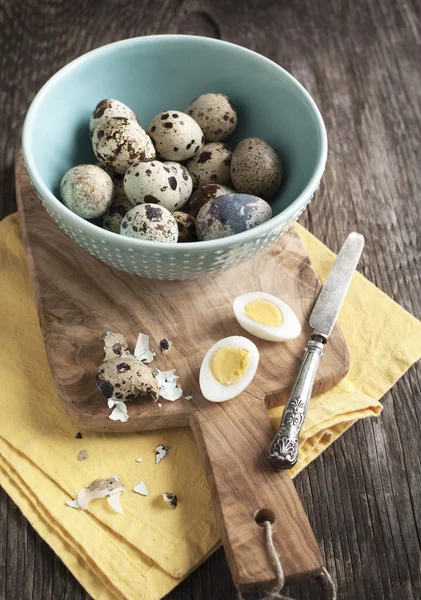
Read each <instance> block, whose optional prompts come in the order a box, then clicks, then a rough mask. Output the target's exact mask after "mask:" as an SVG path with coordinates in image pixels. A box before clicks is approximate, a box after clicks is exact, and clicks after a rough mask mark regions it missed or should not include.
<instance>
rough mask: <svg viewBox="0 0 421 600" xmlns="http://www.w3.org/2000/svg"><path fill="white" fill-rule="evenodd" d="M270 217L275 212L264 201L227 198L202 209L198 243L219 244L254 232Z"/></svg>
mask: <svg viewBox="0 0 421 600" xmlns="http://www.w3.org/2000/svg"><path fill="white" fill-rule="evenodd" d="M271 216H272V209H271V207H270V206H269V204H268V203H267V202H265V200H262V199H261V198H257V196H250V195H249V194H227V195H225V196H219V197H218V198H214V200H210V201H209V202H207V203H206V204H205V205H204V206H202V208H201V209H200V211H199V214H198V215H197V218H196V233H197V236H198V238H199V240H216V239H218V238H223V237H227V236H229V235H235V234H236V233H241V232H242V231H247V230H248V229H252V228H253V227H256V226H257V225H261V224H262V223H264V222H265V221H268V220H269V219H270V218H271Z"/></svg>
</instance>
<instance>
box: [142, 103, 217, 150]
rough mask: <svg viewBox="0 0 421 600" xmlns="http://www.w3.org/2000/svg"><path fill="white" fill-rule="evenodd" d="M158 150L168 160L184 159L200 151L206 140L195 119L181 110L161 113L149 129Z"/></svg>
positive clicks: (153, 120) (148, 131)
mask: <svg viewBox="0 0 421 600" xmlns="http://www.w3.org/2000/svg"><path fill="white" fill-rule="evenodd" d="M147 133H148V135H149V136H150V137H151V139H152V141H153V143H154V145H155V148H156V152H157V153H158V155H159V156H160V157H161V158H164V159H166V160H176V161H182V160H186V159H187V158H191V157H192V156H194V155H195V154H197V153H198V152H200V150H201V148H202V146H203V143H204V141H205V138H204V135H203V132H202V130H201V129H200V127H199V125H198V124H197V123H196V121H195V120H194V119H192V118H191V117H189V115H186V114H185V113H183V112H180V111H179V110H168V111H166V112H163V113H159V115H157V116H156V117H154V118H153V119H152V121H151V122H150V123H149V127H148V129H147Z"/></svg>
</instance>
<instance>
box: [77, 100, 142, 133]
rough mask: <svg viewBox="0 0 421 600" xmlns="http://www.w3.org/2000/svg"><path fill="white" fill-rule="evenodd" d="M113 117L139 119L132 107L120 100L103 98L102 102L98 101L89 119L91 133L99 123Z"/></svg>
mask: <svg viewBox="0 0 421 600" xmlns="http://www.w3.org/2000/svg"><path fill="white" fill-rule="evenodd" d="M112 117H126V118H127V119H131V120H132V121H137V117H136V115H135V114H134V112H133V111H132V109H131V108H129V107H128V106H126V105H125V104H123V103H122V102H120V101H119V100H113V99H112V98H107V99H106V100H101V102H98V104H97V105H96V106H95V109H94V112H93V113H92V116H91V118H90V120H89V130H90V132H91V135H92V134H93V132H94V130H95V129H96V128H97V127H98V125H100V124H101V123H103V122H104V121H106V120H107V119H110V118H112Z"/></svg>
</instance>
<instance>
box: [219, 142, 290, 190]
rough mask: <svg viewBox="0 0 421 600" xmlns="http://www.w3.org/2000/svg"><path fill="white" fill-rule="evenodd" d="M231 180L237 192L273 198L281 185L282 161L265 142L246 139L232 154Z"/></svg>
mask: <svg viewBox="0 0 421 600" xmlns="http://www.w3.org/2000/svg"><path fill="white" fill-rule="evenodd" d="M231 179H232V183H233V185H234V187H235V189H236V190H237V192H242V193H245V194H255V195H256V196H260V197H261V198H265V199H268V198H271V197H272V196H273V195H274V194H276V192H277V191H278V190H279V187H280V185H281V180H282V163H281V160H280V158H279V156H278V155H277V154H276V152H275V150H274V149H273V148H272V147H271V146H269V144H267V143H266V142H264V141H263V140H261V139H259V138H254V137H250V138H245V139H244V140H242V141H241V142H240V143H239V144H238V146H237V147H236V148H235V150H234V152H233V154H232V160H231Z"/></svg>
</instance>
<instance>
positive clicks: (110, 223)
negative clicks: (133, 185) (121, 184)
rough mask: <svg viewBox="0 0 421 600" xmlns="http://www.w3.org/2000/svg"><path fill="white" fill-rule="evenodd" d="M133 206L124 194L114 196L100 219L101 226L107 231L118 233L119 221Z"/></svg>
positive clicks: (120, 221)
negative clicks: (117, 196)
mask: <svg viewBox="0 0 421 600" xmlns="http://www.w3.org/2000/svg"><path fill="white" fill-rule="evenodd" d="M132 208H133V203H132V202H130V200H129V199H128V198H126V196H120V197H119V198H114V200H113V201H112V204H111V206H110V208H109V209H108V211H107V212H106V213H105V215H104V216H103V219H102V226H103V228H104V229H106V230H107V231H112V232H113V233H120V227H121V223H122V221H123V219H124V217H125V216H126V214H127V213H128V212H129V210H131V209H132Z"/></svg>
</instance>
